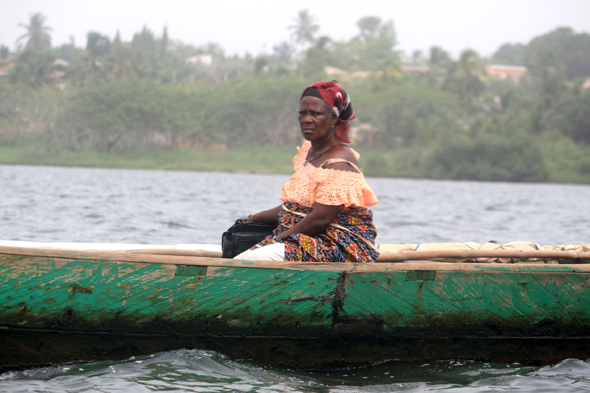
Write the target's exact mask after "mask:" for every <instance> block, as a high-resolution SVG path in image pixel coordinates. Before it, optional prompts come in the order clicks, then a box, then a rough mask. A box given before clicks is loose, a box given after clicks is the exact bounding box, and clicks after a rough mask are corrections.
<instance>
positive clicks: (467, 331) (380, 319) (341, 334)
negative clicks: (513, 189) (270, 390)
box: [0, 243, 590, 370]
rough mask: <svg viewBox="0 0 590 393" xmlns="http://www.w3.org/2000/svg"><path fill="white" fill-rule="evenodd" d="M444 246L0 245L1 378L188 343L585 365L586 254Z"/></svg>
mask: <svg viewBox="0 0 590 393" xmlns="http://www.w3.org/2000/svg"><path fill="white" fill-rule="evenodd" d="M17 245H18V244H17ZM144 247H145V246H144ZM430 251H432V250H430ZM444 251H445V252H447V253H446V254H444V258H447V259H445V260H447V262H436V261H432V260H430V261H428V260H423V261H420V260H418V261H414V260H412V261H411V262H405V263H388V262H382V263H375V264H362V263H361V264H356V263H354V264H343V263H294V262H260V261H258V262H256V261H239V260H227V259H221V258H219V257H216V256H217V254H215V252H212V251H210V250H204V251H201V252H199V250H193V251H187V250H180V251H179V250H178V249H174V250H173V249H168V250H166V249H163V248H159V249H158V248H150V249H148V250H146V249H143V250H141V249H140V250H137V249H135V250H133V249H125V250H117V249H116V247H115V249H111V250H106V251H105V250H79V249H74V248H70V249H52V248H47V247H40V246H35V245H34V244H32V243H31V244H22V246H21V247H18V246H15V244H12V245H3V246H2V245H0V348H2V350H1V351H0V370H8V369H19V368H27V367H37V366H42V365H50V364H57V363H65V362H73V361H77V362H79V361H93V360H102V359H120V358H125V357H128V356H131V355H141V354H148V353H154V352H158V351H166V350H173V349H179V348H199V349H210V350H215V351H219V352H221V353H224V354H226V355H229V356H231V357H232V358H236V359H252V360H255V361H259V362H262V363H268V364H275V365H281V366H287V367H298V368H327V367H328V368H329V367H345V366H346V367H349V366H359V365H368V364H372V363H377V362H382V361H386V360H396V359H399V360H441V359H478V360H490V361H517V362H521V363H522V362H526V363H538V364H546V363H555V362H558V361H559V360H562V359H565V358H569V357H575V358H578V359H587V358H590V263H586V262H589V259H588V258H589V255H590V253H588V252H577V254H576V255H575V256H574V255H573V254H571V253H570V254H568V255H569V256H567V258H565V257H564V258H565V259H563V260H561V259H560V258H559V257H557V256H556V257H555V258H557V259H558V260H561V262H562V263H560V264H544V263H538V262H536V263H508V264H507V263H480V262H478V261H477V260H476V259H472V260H473V262H464V263H449V262H448V258H450V256H449V255H450V254H449V253H448V251H449V250H444ZM451 251H453V250H451ZM455 251H461V250H455ZM564 252H566V251H564ZM171 254H172V255H171ZM533 254H534V253H533ZM533 254H532V255H531V256H530V257H531V258H533V257H537V259H536V260H538V258H539V255H537V254H534V255H533ZM195 255H196V256H195ZM430 255H431V254H430ZM461 255H462V256H463V258H474V256H473V255H468V254H461ZM564 255H565V254H564ZM496 256H497V255H496ZM488 257H492V255H488ZM411 259H412V258H411ZM413 259H416V258H413ZM418 259H419V258H418ZM573 262H575V263H573Z"/></svg>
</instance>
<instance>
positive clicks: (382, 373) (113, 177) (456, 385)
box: [0, 165, 590, 392]
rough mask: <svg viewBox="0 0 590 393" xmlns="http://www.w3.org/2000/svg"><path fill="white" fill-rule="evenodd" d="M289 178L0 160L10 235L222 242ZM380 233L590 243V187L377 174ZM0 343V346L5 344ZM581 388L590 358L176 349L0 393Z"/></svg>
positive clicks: (19, 376)
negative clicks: (524, 360) (246, 354)
mask: <svg viewBox="0 0 590 393" xmlns="http://www.w3.org/2000/svg"><path fill="white" fill-rule="evenodd" d="M287 178H288V176H285V175H259V174H236V173H206V172H181V171H140V170H116V169H86V168H55V167H33V166H2V165H0V240H28V241H48V242H49V241H59V242H97V243H111V242H114V243H142V244H186V243H219V242H220V239H221V233H222V232H223V231H224V230H225V229H227V227H229V226H230V225H231V224H232V223H233V221H234V220H235V219H236V218H239V217H244V216H246V215H247V214H249V213H253V212H256V211H260V210H263V209H268V208H270V207H274V206H276V205H278V204H280V200H279V199H278V196H279V195H280V188H281V185H282V184H283V183H284V182H285V180H286V179H287ZM367 181H368V182H369V184H370V185H371V187H372V188H373V190H374V191H375V193H376V194H377V197H378V198H379V202H380V203H379V204H378V205H377V206H375V207H374V208H373V211H374V214H375V225H376V227H377V231H378V237H377V242H378V243H381V244H385V243H437V242H455V241H474V242H479V243H484V242H486V241H489V240H495V241H498V242H500V243H507V242H510V241H532V242H536V243H539V244H543V245H550V244H570V243H589V242H590V231H589V229H588V228H589V227H590V187H589V186H580V185H554V184H522V183H491V182H458V181H434V180H409V179H377V178H369V179H367ZM0 350H1V349H0ZM443 390H444V391H445V392H491V391H504V390H511V391H512V390H514V391H522V392H524V391H531V392H532V391H535V392H552V391H562V392H577V391H588V390H590V362H586V361H583V360H578V359H568V360H565V361H563V362H561V363H559V364H555V365H550V366H545V367H528V366H523V365H519V364H488V363H482V362H459V361H445V362H434V363H408V362H393V363H386V364H382V365H377V366H374V367H371V368H366V369H357V370H337V371H322V372H310V371H295V370H288V369H279V368H272V367H267V366H264V365H259V364H255V363H251V362H246V361H234V360H231V359H229V358H227V357H225V356H224V355H223V354H219V353H215V352H210V351H201V350H196V349H195V350H179V351H171V352H165V353H158V354H153V355H150V356H144V357H137V358H131V359H127V360H123V361H106V362H97V363H91V364H74V365H67V366H59V367H51V368H41V369H34V370H26V371H20V372H8V373H4V374H0V392H4V391H6V392H64V391H67V392H113V391H117V392H150V391H179V392H180V391H182V392H211V391H215V392H359V391H362V392H391V391H404V392H422V391H443Z"/></svg>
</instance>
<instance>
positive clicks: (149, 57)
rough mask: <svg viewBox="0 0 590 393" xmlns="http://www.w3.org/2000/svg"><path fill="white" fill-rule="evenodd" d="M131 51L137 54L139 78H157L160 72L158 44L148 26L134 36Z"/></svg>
mask: <svg viewBox="0 0 590 393" xmlns="http://www.w3.org/2000/svg"><path fill="white" fill-rule="evenodd" d="M131 49H132V50H133V52H134V53H135V59H136V64H137V74H138V76H139V77H156V76H157V72H158V59H157V43H156V38H155V37H154V33H152V31H151V30H150V29H148V28H147V26H144V27H143V30H142V31H141V32H140V33H135V34H134V35H133V40H132V41H131Z"/></svg>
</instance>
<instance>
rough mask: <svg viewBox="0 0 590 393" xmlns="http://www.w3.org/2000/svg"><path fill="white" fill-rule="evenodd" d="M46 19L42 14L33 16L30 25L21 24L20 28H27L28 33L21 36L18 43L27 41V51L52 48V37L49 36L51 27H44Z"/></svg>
mask: <svg viewBox="0 0 590 393" xmlns="http://www.w3.org/2000/svg"><path fill="white" fill-rule="evenodd" d="M45 19H47V18H46V17H44V16H43V15H41V14H40V13H36V14H33V15H31V19H30V21H29V24H28V25H26V24H24V23H19V27H23V28H25V29H26V30H27V32H26V33H25V34H23V35H22V36H20V37H19V38H18V39H17V40H16V42H17V43H19V42H21V41H23V40H25V39H26V40H27V43H26V45H25V49H33V50H45V49H49V48H50V47H51V36H50V35H49V32H50V31H51V27H48V26H44V23H45Z"/></svg>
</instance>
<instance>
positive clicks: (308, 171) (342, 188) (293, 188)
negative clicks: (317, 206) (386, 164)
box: [280, 141, 378, 207]
mask: <svg viewBox="0 0 590 393" xmlns="http://www.w3.org/2000/svg"><path fill="white" fill-rule="evenodd" d="M310 148H311V142H309V141H305V143H304V144H303V146H302V147H298V148H297V150H299V153H298V154H297V155H296V156H295V158H293V164H294V165H295V173H294V174H293V175H292V176H291V177H290V178H289V180H287V182H286V183H285V184H284V185H283V188H282V189H281V197H280V198H281V200H282V201H283V202H296V203H299V204H300V205H301V206H304V207H313V205H314V203H315V202H319V203H322V204H324V205H331V206H338V205H344V206H345V207H369V206H373V205H375V204H377V202H378V201H377V197H376V196H375V193H374V192H373V190H371V187H369V185H368V184H367V181H366V180H365V177H364V176H363V174H362V172H350V171H342V170H339V169H330V168H322V167H315V166H313V165H311V164H310V163H308V164H307V165H303V163H304V162H305V158H306V157H307V152H308V151H309V149H310ZM353 153H354V155H355V157H356V158H357V160H358V159H359V157H360V155H359V154H358V153H357V152H356V151H354V150H353Z"/></svg>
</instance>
